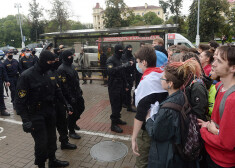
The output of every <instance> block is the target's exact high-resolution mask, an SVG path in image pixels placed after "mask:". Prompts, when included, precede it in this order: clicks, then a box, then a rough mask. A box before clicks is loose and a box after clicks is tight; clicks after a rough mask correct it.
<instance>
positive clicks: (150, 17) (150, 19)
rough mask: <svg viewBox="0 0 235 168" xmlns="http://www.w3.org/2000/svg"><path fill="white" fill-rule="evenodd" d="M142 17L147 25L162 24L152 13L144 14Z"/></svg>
mask: <svg viewBox="0 0 235 168" xmlns="http://www.w3.org/2000/svg"><path fill="white" fill-rule="evenodd" d="M143 17H144V21H145V23H146V24H148V25H159V24H162V23H163V22H164V21H163V20H162V19H161V18H159V17H158V16H157V15H156V13H154V12H148V13H146V14H144V16H143Z"/></svg>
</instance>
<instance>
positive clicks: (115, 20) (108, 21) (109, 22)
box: [104, 0, 129, 28]
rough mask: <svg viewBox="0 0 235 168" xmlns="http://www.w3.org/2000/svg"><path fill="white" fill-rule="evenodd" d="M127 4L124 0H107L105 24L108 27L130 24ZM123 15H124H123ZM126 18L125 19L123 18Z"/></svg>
mask: <svg viewBox="0 0 235 168" xmlns="http://www.w3.org/2000/svg"><path fill="white" fill-rule="evenodd" d="M127 13H129V11H128V10H127V9H126V4H125V3H124V1H123V0H107V1H106V9H105V11H104V25H105V27H106V28H115V27H124V26H128V25H129V22H128V21H127V19H126V18H127ZM122 16H123V17H122ZM123 18H125V19H123Z"/></svg>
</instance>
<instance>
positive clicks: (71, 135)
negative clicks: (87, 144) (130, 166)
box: [69, 133, 81, 139]
mask: <svg viewBox="0 0 235 168" xmlns="http://www.w3.org/2000/svg"><path fill="white" fill-rule="evenodd" d="M69 137H70V138H73V139H81V136H80V135H78V134H76V133H69Z"/></svg>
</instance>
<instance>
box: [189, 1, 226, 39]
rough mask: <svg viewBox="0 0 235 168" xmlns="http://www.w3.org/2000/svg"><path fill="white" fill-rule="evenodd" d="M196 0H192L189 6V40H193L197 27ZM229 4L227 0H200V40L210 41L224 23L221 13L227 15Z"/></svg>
mask: <svg viewBox="0 0 235 168" xmlns="http://www.w3.org/2000/svg"><path fill="white" fill-rule="evenodd" d="M197 6H198V4H197V1H194V2H193V3H192V5H191V7H190V15H189V17H188V22H189V31H188V35H189V38H190V40H195V37H196V32H197V31H196V28H197V10H198V9H197ZM228 7H229V4H228V2H227V0H213V1H211V0H201V3H200V38H201V41H210V40H212V39H214V37H215V34H216V33H218V32H219V31H220V30H221V28H222V27H224V25H225V17H224V16H223V15H222V14H223V13H224V14H226V15H228V14H229V10H228Z"/></svg>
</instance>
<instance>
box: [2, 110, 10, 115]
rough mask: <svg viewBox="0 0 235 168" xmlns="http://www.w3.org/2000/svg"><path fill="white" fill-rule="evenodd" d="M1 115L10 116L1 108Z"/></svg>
mask: <svg viewBox="0 0 235 168" xmlns="http://www.w3.org/2000/svg"><path fill="white" fill-rule="evenodd" d="M1 115H2V116H10V113H8V112H6V110H1Z"/></svg>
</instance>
